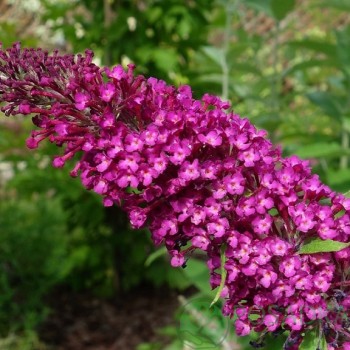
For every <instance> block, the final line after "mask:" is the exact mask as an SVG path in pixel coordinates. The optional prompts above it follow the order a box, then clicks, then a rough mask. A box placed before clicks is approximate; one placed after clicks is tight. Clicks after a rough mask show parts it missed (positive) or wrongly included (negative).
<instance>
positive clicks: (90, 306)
mask: <svg viewBox="0 0 350 350" xmlns="http://www.w3.org/2000/svg"><path fill="white" fill-rule="evenodd" d="M50 307H51V309H52V313H51V314H50V316H49V317H48V318H47V320H46V321H45V323H44V324H43V325H42V326H41V327H40V330H39V335H40V338H41V340H42V341H43V342H44V343H46V344H48V345H49V346H50V349H54V350H135V349H136V348H137V345H138V344H140V343H143V342H161V343H164V344H165V343H166V342H167V341H168V339H166V338H165V337H164V336H161V335H159V334H157V329H160V328H162V327H165V326H168V325H174V323H175V321H174V317H173V316H174V313H175V310H176V309H177V307H178V301H177V295H176V293H175V292H174V291H170V290H168V289H161V290H151V289H147V288H139V289H138V290H136V291H133V292H130V293H129V294H127V295H126V296H123V297H116V298H115V300H113V301H106V300H102V299H98V298H96V297H92V296H88V295H79V294H74V293H71V292H65V291H60V292H56V293H55V295H53V296H52V297H51V298H50Z"/></svg>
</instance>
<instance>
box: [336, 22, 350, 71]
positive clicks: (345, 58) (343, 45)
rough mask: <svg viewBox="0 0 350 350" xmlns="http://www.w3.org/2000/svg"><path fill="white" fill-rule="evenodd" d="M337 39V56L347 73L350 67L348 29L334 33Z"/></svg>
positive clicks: (349, 32)
mask: <svg viewBox="0 0 350 350" xmlns="http://www.w3.org/2000/svg"><path fill="white" fill-rule="evenodd" d="M335 35H336V38H337V55H338V59H339V63H340V64H341V66H342V67H343V69H344V70H345V71H346V72H348V73H349V65H350V27H347V28H345V29H344V30H341V31H340V30H339V31H336V32H335Z"/></svg>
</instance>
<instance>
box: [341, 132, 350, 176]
mask: <svg viewBox="0 0 350 350" xmlns="http://www.w3.org/2000/svg"><path fill="white" fill-rule="evenodd" d="M349 145H350V140H349V133H348V132H347V130H346V128H345V127H344V126H343V127H342V132H341V146H342V148H343V150H344V151H345V152H347V151H348V149H349ZM348 165H349V158H348V156H347V155H346V154H345V155H343V156H341V157H340V169H346V168H347V167H348Z"/></svg>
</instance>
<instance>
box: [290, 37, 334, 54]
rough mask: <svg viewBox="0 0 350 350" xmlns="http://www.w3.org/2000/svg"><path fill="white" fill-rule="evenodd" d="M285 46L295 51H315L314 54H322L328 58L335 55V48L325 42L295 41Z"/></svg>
mask: <svg viewBox="0 0 350 350" xmlns="http://www.w3.org/2000/svg"><path fill="white" fill-rule="evenodd" d="M287 45H288V46H290V47H292V48H295V49H308V50H311V51H315V52H316V53H323V54H324V55H326V56H328V57H330V58H331V57H332V58H335V57H336V55H337V53H336V46H335V45H334V44H331V43H327V42H325V41H317V40H298V41H296V40H295V41H290V42H288V43H287Z"/></svg>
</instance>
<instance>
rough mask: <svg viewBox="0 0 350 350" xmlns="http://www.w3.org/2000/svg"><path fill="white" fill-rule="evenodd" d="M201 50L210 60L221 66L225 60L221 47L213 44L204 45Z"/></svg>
mask: <svg viewBox="0 0 350 350" xmlns="http://www.w3.org/2000/svg"><path fill="white" fill-rule="evenodd" d="M202 50H203V52H204V53H205V54H206V55H207V56H208V57H209V58H210V59H211V60H212V61H214V62H215V63H216V64H217V65H218V66H220V67H221V65H222V63H223V62H224V60H225V57H224V51H223V50H222V49H219V48H216V47H213V46H205V47H203V49H202Z"/></svg>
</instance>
